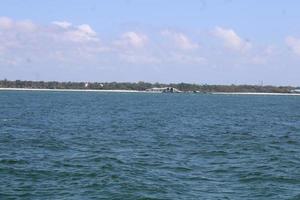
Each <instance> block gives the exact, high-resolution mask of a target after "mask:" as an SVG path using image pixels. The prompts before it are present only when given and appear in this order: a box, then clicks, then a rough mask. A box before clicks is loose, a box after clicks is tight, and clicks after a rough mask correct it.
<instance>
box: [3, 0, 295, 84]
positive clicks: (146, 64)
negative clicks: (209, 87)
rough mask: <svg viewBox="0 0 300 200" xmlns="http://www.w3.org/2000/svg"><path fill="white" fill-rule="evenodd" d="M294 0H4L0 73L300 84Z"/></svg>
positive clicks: (65, 78)
mask: <svg viewBox="0 0 300 200" xmlns="http://www.w3.org/2000/svg"><path fill="white" fill-rule="evenodd" d="M299 8H300V1H297V0H286V1H274V0H264V1H261V0H243V1H240V0H239V1H237V0H209V1H205V0H187V1H183V0H114V1H107V0H64V1H61V0H51V1H40V0H23V1H20V0H1V1H0V79H5V78H6V79H9V80H17V79H20V80H34V81H40V80H44V81H50V80H55V81H97V82H107V81H117V82H124V81H126V82H137V81H146V82H161V83H171V82H172V83H179V82H187V83H197V84H256V85H261V84H264V85H292V86H300V78H299V74H300V12H299Z"/></svg>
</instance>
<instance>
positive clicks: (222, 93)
mask: <svg viewBox="0 0 300 200" xmlns="http://www.w3.org/2000/svg"><path fill="white" fill-rule="evenodd" d="M210 94H214V95H218V94H221V95H262V96H263V95H267V96H272V95H273V96H300V93H275V92H274V93H272V92H212V93H210Z"/></svg>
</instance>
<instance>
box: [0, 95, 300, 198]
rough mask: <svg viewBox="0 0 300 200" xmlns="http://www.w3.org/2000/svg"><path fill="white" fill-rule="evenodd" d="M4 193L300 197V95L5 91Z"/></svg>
mask: <svg viewBox="0 0 300 200" xmlns="http://www.w3.org/2000/svg"><path fill="white" fill-rule="evenodd" d="M0 182H1V183H0V199H76V200H77V199H78V200H81V199H300V97H298V96H251V95H249V96H247V95H245V96H239V95H208V94H207V95H200V94H143V93H141V94H139V93H138V94H126V93H93V92H37V91H34V92H30V91H27V92H20V91H2V92H0Z"/></svg>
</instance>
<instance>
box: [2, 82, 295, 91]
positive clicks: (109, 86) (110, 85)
mask: <svg viewBox="0 0 300 200" xmlns="http://www.w3.org/2000/svg"><path fill="white" fill-rule="evenodd" d="M153 87H174V88H177V89H179V90H181V91H199V92H276V93H278V92H280V93H290V92H292V91H293V90H294V89H296V88H295V87H290V86H280V87H276V86H261V85H206V84H204V85H199V84H189V83H177V84H161V83H146V82H137V83H129V82H120V83H117V82H101V83H98V82H89V83H88V84H86V83H85V82H57V81H49V82H45V81H21V80H15V81H9V80H0V88H36V89H95V90H139V91H143V90H146V89H149V88H153Z"/></svg>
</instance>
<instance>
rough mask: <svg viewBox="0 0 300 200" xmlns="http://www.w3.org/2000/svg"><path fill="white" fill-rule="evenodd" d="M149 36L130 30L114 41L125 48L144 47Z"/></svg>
mask: <svg viewBox="0 0 300 200" xmlns="http://www.w3.org/2000/svg"><path fill="white" fill-rule="evenodd" d="M148 41H149V39H148V36H147V35H145V34H143V33H137V32H133V31H129V32H126V33H123V34H122V35H121V38H120V39H119V40H117V41H115V42H114V44H115V45H117V46H120V47H125V48H130V47H134V48H142V47H144V46H145V45H146V44H147V43H148Z"/></svg>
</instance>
